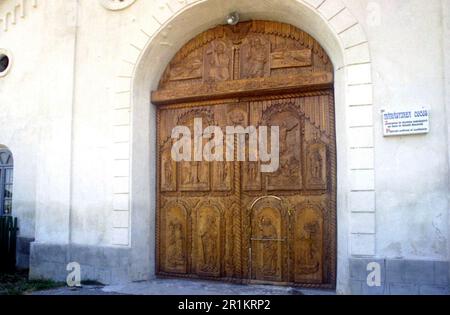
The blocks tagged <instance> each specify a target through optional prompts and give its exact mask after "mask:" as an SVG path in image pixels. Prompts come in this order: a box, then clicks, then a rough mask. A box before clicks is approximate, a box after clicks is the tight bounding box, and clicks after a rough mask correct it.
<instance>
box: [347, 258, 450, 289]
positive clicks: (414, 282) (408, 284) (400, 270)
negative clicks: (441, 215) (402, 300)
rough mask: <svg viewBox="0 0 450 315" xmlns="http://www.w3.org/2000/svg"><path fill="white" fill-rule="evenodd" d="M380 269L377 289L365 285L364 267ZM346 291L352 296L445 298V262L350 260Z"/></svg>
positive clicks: (447, 268)
mask: <svg viewBox="0 0 450 315" xmlns="http://www.w3.org/2000/svg"><path fill="white" fill-rule="evenodd" d="M371 262H377V263H379V264H380V266H381V286H380V287H369V286H368V285H367V276H368V274H369V272H368V271H367V265H368V264H369V263H371ZM349 268H350V288H351V291H352V292H351V293H352V294H356V295H449V294H450V286H449V268H450V266H449V262H448V261H429V260H402V259H368V258H364V259H363V258H361V259H357V258H351V259H350V264H349Z"/></svg>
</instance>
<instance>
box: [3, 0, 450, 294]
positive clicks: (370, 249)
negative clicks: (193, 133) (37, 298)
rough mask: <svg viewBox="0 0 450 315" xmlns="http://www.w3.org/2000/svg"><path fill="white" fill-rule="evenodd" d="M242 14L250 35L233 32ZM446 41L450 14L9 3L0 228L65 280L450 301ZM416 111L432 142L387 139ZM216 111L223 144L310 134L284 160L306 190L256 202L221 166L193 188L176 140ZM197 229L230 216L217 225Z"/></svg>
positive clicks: (237, 4)
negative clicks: (252, 130) (251, 134)
mask: <svg viewBox="0 0 450 315" xmlns="http://www.w3.org/2000/svg"><path fill="white" fill-rule="evenodd" d="M231 12H238V13H239V16H240V21H241V23H239V24H237V25H235V26H232V25H225V24H226V23H227V16H228V15H229V14H230V13H231ZM255 38H259V40H255ZM449 38H450V2H449V1H447V0H432V1H427V2H424V1H420V0H410V1H402V0H258V1H256V0H239V1H234V0H227V1H223V0H201V1H196V0H193V1H189V0H123V1H116V0H99V1H91V0H89V1H88V0H65V1H56V0H3V1H1V2H0V126H1V128H0V170H1V172H2V173H1V177H0V178H1V181H0V188H1V189H2V190H4V191H7V193H5V194H3V196H2V198H0V201H1V202H2V207H0V209H1V211H2V214H12V215H14V216H16V217H18V218H19V227H20V231H19V234H20V238H19V242H18V245H19V246H18V264H19V266H21V267H28V266H29V267H30V275H31V276H32V277H35V278H52V279H57V280H64V279H65V278H66V276H67V274H68V271H67V270H66V266H67V264H68V263H70V262H78V263H80V265H81V271H82V277H83V278H84V279H92V280H98V281H101V282H104V283H119V282H128V281H138V280H148V279H152V278H154V277H155V276H156V275H160V274H166V273H168V274H172V275H173V274H176V275H177V276H189V277H200V278H219V279H221V280H222V281H230V280H236V279H240V280H243V281H262V282H275V283H285V284H289V285H292V284H294V285H295V284H299V285H302V286H311V287H328V288H333V289H334V288H335V289H336V290H337V292H338V293H340V294H402V293H412V294H445V293H448V290H449V277H450V271H449V257H450V243H449V237H450V218H449V214H450V213H449V211H450V204H449V202H450V175H449V174H450V172H449V160H450V137H449V131H450V63H449V62H450V40H449ZM228 52H229V53H228ZM237 54H239V55H237ZM245 55H247V56H248V58H247V59H245ZM236 56H238V57H236ZM180 82H182V83H180ZM308 93H309V94H308ZM261 95H265V98H264V99H256V98H255V97H260V96H261ZM288 98H289V99H290V101H289V102H287V101H285V100H286V99H288ZM314 98H317V100H318V101H314V100H313V99H314ZM325 98H326V100H322V99H325ZM225 99H226V101H224V100H225ZM236 100H238V101H236ZM242 102H244V103H245V104H244V103H242ZM252 102H253V103H254V104H253V103H252ZM259 103H261V104H262V103H264V104H262V105H260V107H258V104H259ZM269 103H270V104H269ZM243 104H244V105H243ZM252 104H253V105H252ZM255 104H256V105H255ZM277 104H278V105H279V106H278V105H277ZM289 104H291V105H292V104H294V105H292V106H291V105H289ZM299 104H300V105H299ZM301 104H303V105H304V106H305V108H304V109H299V108H302V107H301V106H303V105H301ZM308 104H309V105H308ZM216 105H217V106H216ZM322 105H323V106H322ZM220 106H222V107H223V108H222V107H220ZM252 106H253V107H252ZM311 106H312V107H311ZM321 106H322V107H321ZM205 108H206V109H205ZM236 108H237V109H242V110H243V112H245V113H243V114H242V115H243V116H239V115H240V114H239V113H234V112H233V113H231V112H232V111H234V110H235V109H236ZM285 108H289V110H292V111H293V112H296V113H298V117H299V120H298V122H295V121H294V122H293V123H292V124H291V120H292V119H293V118H292V117H295V115H293V114H292V115H291V114H289V113H291V112H289V113H288V111H287V109H286V113H288V114H286V116H283V115H284V113H285V112H283V110H284V109H285ZM308 108H309V109H308ZM316 108H317V110H316ZM415 109H423V110H427V111H428V113H429V114H430V117H429V124H430V125H429V130H428V132H424V133H420V134H412V135H398V136H390V137H387V136H385V134H384V129H385V125H384V124H386V121H384V120H383V117H385V116H384V115H383V113H397V114H398V113H405V112H407V111H410V110H415ZM208 111H210V112H212V113H213V114H214V113H216V116H215V117H216V118H214V119H212V120H213V121H214V122H218V124H219V125H226V124H227V121H225V120H224V121H221V120H220V119H219V118H217V117H231V118H230V120H231V121H232V122H233V123H235V124H239V123H242V121H243V120H246V119H245V117H247V116H245V115H248V118H247V121H251V120H252V118H251V117H253V116H252V115H260V116H261V117H262V118H261V121H270V119H272V118H273V119H274V120H278V121H280V123H282V122H285V125H284V126H285V129H287V130H294V131H295V132H294V134H295V135H298V138H296V137H295V136H294V137H293V138H292V139H294V140H292V141H293V142H292V143H291V142H287V143H288V144H289V143H290V144H292V145H291V146H289V145H288V146H287V147H289V148H290V147H294V148H295V145H296V144H301V145H300V146H301V148H304V150H303V149H302V151H299V152H297V153H292V156H291V155H289V153H288V151H283V144H281V152H285V155H283V154H282V155H281V156H282V158H283V156H285V157H286V156H289V158H288V159H287V160H288V162H289V161H292V160H294V161H295V159H296V158H297V159H298V160H299V164H298V165H299V166H298V167H299V169H301V170H303V171H300V170H299V174H300V175H299V176H298V178H297V179H298V182H296V181H295V180H293V181H292V182H290V181H285V178H289V176H291V175H290V174H291V173H295V170H296V169H295V168H291V167H290V164H289V163H288V162H286V163H287V164H286V165H288V166H289V167H288V169H289V170H291V171H292V172H291V173H290V172H287V173H286V174H281V175H280V176H279V178H278V179H274V180H273V181H272V182H271V180H270V178H269V179H267V180H265V183H266V185H265V186H264V185H262V184H261V187H263V186H264V188H260V189H259V190H258V189H256V188H254V187H253V186H252V187H250V188H248V189H247V190H246V189H245V185H246V184H245V183H250V184H249V185H250V186H251V185H254V184H255V183H257V181H250V180H246V179H245V178H246V177H245V176H247V175H245V174H246V173H245V172H243V171H242V170H243V169H245V166H243V165H240V164H239V163H235V164H233V165H231V166H229V168H230V172H229V173H226V172H225V173H224V171H222V172H221V171H217V172H216V170H215V168H214V167H213V166H208V168H209V167H210V172H212V174H213V175H209V177H208V178H210V179H211V183H209V182H208V186H207V187H208V188H207V189H205V188H204V187H203V186H202V182H203V179H202V177H201V176H200V175H198V174H197V176H196V179H195V176H194V179H193V183H192V182H189V179H188V180H186V181H184V179H182V178H181V177H183V176H184V175H180V174H182V171H179V170H178V168H177V166H173V167H174V168H172V164H171V163H170V162H169V163H166V162H167V159H165V155H164V154H165V152H166V151H164V144H165V142H164V140H165V138H164V137H162V135H167V134H170V128H172V127H173V126H174V125H176V124H177V123H178V122H180V121H184V122H185V124H188V125H189V123H191V120H192V119H194V118H198V117H201V118H204V119H207V118H208V117H207V116H208V113H206V112H208ZM259 111H260V112H259ZM189 112H190V113H191V114H189ZM293 112H292V113H293ZM192 113H193V114H192ZM205 113H206V114H205ZM217 113H218V114H217ZM222 113H224V114H223V115H222ZM252 113H259V114H252ZM189 115H191V116H189ZM205 115H206V116H205ZM227 115H228V116H227ZM277 115H278V116H277ZM171 117H180V119H179V120H178V121H172V120H170V119H172V118H171ZM186 117H187V118H189V119H191V120H189V119H188V120H183V119H181V118H186ZM242 117H244V118H242ZM274 117H275V118H274ZM314 117H316V118H317V117H321V119H319V118H317V119H314ZM266 118H267V119H266ZM235 121H236V122H235ZM261 121H259V122H261ZM255 122H256V123H258V122H257V121H255ZM205 124H206V123H205ZM295 128H298V131H296V130H297V129H295ZM282 129H283V128H282ZM286 139H287V138H286ZM289 141H291V140H289ZM321 145H325V146H324V147H323V150H322V147H321ZM309 148H311V150H310V151H308V150H309ZM285 149H286V148H285ZM316 149H317V150H316ZM286 150H287V149H286ZM314 150H316V151H314ZM309 153H311V154H309ZM295 154H298V155H295ZM314 156H315V157H314ZM3 157H4V159H3ZM7 157H8V158H7ZM309 157H311V158H309ZM169 161H170V160H169ZM308 161H310V162H308ZM318 161H319V162H318ZM314 163H316V164H314ZM281 164H283V161H281ZM189 167H197V170H198V169H199V168H198V165H197V166H189ZM189 167H188V169H189V172H191V171H190V170H191V168H189ZM202 167H203V166H200V169H201V168H202ZM227 167H228V166H227ZM225 169H226V167H225ZM282 169H283V168H282ZM168 172H170V174H175V173H176V174H177V176H178V175H179V176H178V177H180V178H178V177H176V176H175V175H172V176H168V175H167V174H168ZM172 172H173V173H172ZM302 172H304V173H302ZM7 173H8V176H6V174H7ZM314 173H315V174H316V175H315V176H314ZM11 174H14V176H11ZM189 174H192V173H189ZM208 174H209V173H208ZM223 174H233V176H234V177H233V179H231V175H230V178H229V182H228V181H227V180H224V181H221V183H219V184H217V185H218V186H217V187H218V188H217V189H215V188H214V185H215V184H214V181H215V179H216V178H220V176H225V177H223V178H225V179H227V178H228V177H227V176H226V175H223ZM308 174H310V175H308ZM322 175H323V176H322ZM192 176H193V175H192ZM216 176H218V177H216ZM308 176H309V177H308ZM310 177H311V178H310ZM177 178H178V179H177ZM205 178H206V177H205ZM236 178H241V179H242V182H241V181H238V180H236ZM283 178H284V179H283ZM322 179H323V181H321V180H322ZM172 182H173V183H174V184H173V185H172V184H171V183H172ZM236 182H239V183H237V184H236ZM221 184H224V185H225V186H223V187H222V186H220V185H221ZM227 185H230V187H228V186H227ZM233 185H234V186H233ZM236 185H238V186H236ZM277 185H278V186H277ZM11 187H12V188H11ZM227 187H228V188H227ZM243 187H244V188H243ZM227 189H229V191H230V195H228V194H227V191H228V190H227ZM11 191H12V193H11ZM254 191H257V193H253V192H254ZM288 191H289V192H292V193H288ZM231 192H232V193H231ZM250 192H252V193H250ZM288 195H289V196H291V197H289V198H288V197H286V196H288ZM266 197H277V198H279V200H280V201H279V202H278V201H276V200H277V199H275V198H274V199H273V200H270V201H262V203H261V204H260V205H259V204H258V202H259V198H266ZM171 198H172V199H171ZM214 198H216V199H217V200H219V199H220V200H219V201H217V200H216V199H214ZM233 198H234V199H233ZM320 198H323V199H320ZM181 199H182V200H181ZM11 200H12V207H11V206H10V203H11ZM180 200H181V201H180ZM229 200H231V201H230V202H231V203H230V205H231V206H224V209H216V210H217V211H216V210H215V209H214V207H215V206H214V205H211V204H214V203H216V204H220V203H223V204H226V203H227V202H228V201H229ZM232 200H235V201H236V200H238V201H236V204H238V206H236V204H235V205H234V207H235V208H233V201H232ZM288 201H289V203H290V204H289V205H286V204H285V203H284V202H288ZM253 202H256V203H253ZM265 202H267V204H264V203H265ZM183 203H186V204H185V205H183ZM203 203H207V204H208V205H205V206H202V204H203ZM171 204H175V205H173V206H171ZM191 204H195V206H192V205H191ZM302 205H305V206H302ZM183 207H184V208H183ZM258 207H259V208H258ZM277 207H278V208H277ZM191 208H192V209H191ZM229 209H234V210H229ZM253 209H262V210H261V211H260V212H257V211H256V210H255V212H254V213H263V212H264V211H266V212H267V214H266V215H265V217H258V214H255V215H254V216H253V215H252V214H253V212H252V211H253ZM267 209H269V210H270V209H272V210H273V209H279V212H278V213H279V215H280V217H279V218H278V221H276V220H275V219H274V218H275V217H272V219H274V220H275V221H276V222H278V223H279V225H278V227H279V228H278V229H277V227H271V226H270V224H269V222H270V221H269V219H268V218H269V217H270V216H276V215H275V214H273V213H276V211H275V212H271V213H269V212H268V211H269V210H267ZM305 209H306V210H305ZM203 210H204V211H203ZM202 211H203V212H205V213H218V214H217V216H216V217H214V216H212V217H211V218H209V217H207V215H205V217H207V218H206V219H205V220H206V221H205V223H204V224H202V222H203V221H202V220H203V216H202V214H201V213H202ZM226 211H237V212H233V213H231V214H230V215H227V214H226ZM246 211H247V212H246ZM220 213H224V214H223V216H222V214H220ZM243 213H244V214H243ZM245 213H248V214H249V215H248V216H246V215H245ZM172 217H173V218H174V219H173V220H172ZM228 217H230V218H228ZM282 217H285V218H287V219H282ZM294 217H295V218H296V219H295V220H294V219H292V220H293V221H290V220H291V219H289V218H294ZM252 218H256V219H255V220H257V222H258V223H254V222H256V221H252ZM283 220H284V221H283ZM308 220H310V221H311V222H312V223H314V224H309V225H308V224H303V225H302V224H301V222H307V221H308ZM280 222H281V223H280ZM290 222H300V223H299V225H298V226H294V227H292V234H290V233H291V232H290V231H291V223H290ZM308 222H309V221H308ZM253 224H256V225H255V226H256V227H254V225H253ZM292 224H293V223H292ZM204 226H206V227H209V228H204ZM215 226H217V229H214V227H215ZM287 226H289V227H287ZM247 229H248V230H259V231H261V233H262V234H251V233H250V234H249V233H247ZM285 230H286V231H285ZM171 231H172V232H171ZM271 231H272V232H273V231H275V232H273V233H272V232H271ZM283 231H284V232H283ZM298 231H303V232H302V233H300V232H298ZM318 231H319V232H318ZM297 232H298V233H299V234H298V235H297V234H295V233H297ZM283 233H284V234H283ZM230 235H231V236H230ZM314 235H321V237H318V238H314V237H313V236H314ZM281 236H283V237H281ZM291 236H292V237H291ZM279 237H281V239H282V240H284V239H286V242H287V243H289V242H291V243H289V244H288V245H283V244H281V243H280V244H279V243H275V240H276V239H278V238H279ZM212 239H217V242H211V241H205V242H203V241H204V240H212ZM261 239H262V240H263V243H264V242H266V244H259V243H257V242H258V240H261ZM267 239H271V240H273V243H270V242H267ZM317 239H318V240H319V241H317V242H318V243H317V242H316V240H317ZM236 240H238V241H236ZM291 240H292V241H291ZM202 242H203V243H202ZM228 243H230V244H232V246H231V245H230V246H228V245H227V244H228ZM267 244H268V245H267ZM258 248H259V249H258ZM286 248H288V249H286ZM296 248H298V249H296ZM314 248H315V250H313V249H314ZM249 249H250V251H249ZM291 249H292V251H291ZM258 250H259V251H260V252H258ZM249 252H250V254H249ZM291 252H292V254H290V253H291ZM255 253H257V254H255ZM258 253H260V254H258ZM266 253H272V254H273V255H272V256H271V255H266ZM258 255H259V256H258ZM230 256H232V257H233V259H234V260H233V259H232V260H230V259H229V258H228V257H230ZM236 257H238V258H239V259H237V258H236ZM308 257H309V258H308ZM258 259H259V260H260V261H261V264H260V265H259V266H258V264H257V263H255V261H258ZM316 261H317V263H316ZM290 262H292V264H293V265H294V266H297V265H298V266H300V267H298V268H297V269H295V268H293V269H292V268H291V267H289V266H291V263H290ZM254 264H255V265H254ZM286 266H288V267H286ZM317 266H318V267H317ZM316 267H317V268H316ZM290 268H291V269H292V270H291V269H290ZM311 268H312V269H311ZM255 270H256V271H255ZM378 271H379V272H380V274H379V277H378V275H377V272H378ZM265 273H266V274H265ZM278 273H279V274H278ZM372 275H373V278H372ZM368 278H369V279H368ZM371 279H372V280H373V279H374V281H373V282H371V281H370V280H371ZM378 280H379V281H378ZM378 282H379V283H378Z"/></svg>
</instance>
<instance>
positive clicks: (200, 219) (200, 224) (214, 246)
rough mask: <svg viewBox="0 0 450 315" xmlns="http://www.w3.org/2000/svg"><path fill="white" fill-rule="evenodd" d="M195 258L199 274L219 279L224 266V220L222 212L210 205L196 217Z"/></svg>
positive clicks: (199, 210) (202, 208) (203, 207)
mask: <svg viewBox="0 0 450 315" xmlns="http://www.w3.org/2000/svg"><path fill="white" fill-rule="evenodd" d="M196 220H197V221H196V222H197V224H196V227H195V231H196V232H195V233H196V240H195V246H196V250H195V257H194V261H196V263H197V273H198V274H201V275H205V276H211V277H219V276H220V272H221V265H222V258H223V257H222V254H221V253H222V246H223V244H222V241H221V240H222V235H223V231H222V218H221V214H220V211H219V210H218V209H217V208H216V207H213V206H210V205H202V206H201V207H200V208H199V209H198V210H197V217H196Z"/></svg>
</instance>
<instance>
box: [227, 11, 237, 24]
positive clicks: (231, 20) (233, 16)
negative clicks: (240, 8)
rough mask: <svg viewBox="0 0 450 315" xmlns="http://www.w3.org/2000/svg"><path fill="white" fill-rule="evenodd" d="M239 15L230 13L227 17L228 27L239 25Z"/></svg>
mask: <svg viewBox="0 0 450 315" xmlns="http://www.w3.org/2000/svg"><path fill="white" fill-rule="evenodd" d="M239 19H240V18H239V13H237V12H232V13H230V14H229V15H228V16H227V23H228V25H236V24H238V23H239Z"/></svg>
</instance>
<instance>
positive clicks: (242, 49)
mask: <svg viewBox="0 0 450 315" xmlns="http://www.w3.org/2000/svg"><path fill="white" fill-rule="evenodd" d="M332 82H333V66H332V64H331V62H330V60H329V58H328V56H327V55H326V53H325V52H324V50H323V48H322V47H321V46H320V45H319V44H318V43H317V42H316V41H315V40H314V39H313V38H312V37H311V36H309V35H308V34H306V33H304V32H302V31H300V30H298V29H296V28H295V27H292V26H290V25H287V24H281V23H274V22H268V21H250V22H243V23H239V24H238V25H235V26H217V27H215V28H213V29H211V30H209V31H206V32H204V33H202V34H200V35H199V36H197V37H196V38H195V39H193V40H191V41H190V42H188V43H187V44H186V45H185V46H184V47H183V48H182V49H181V50H180V51H179V52H178V54H177V55H176V56H175V57H174V59H173V60H172V62H171V63H170V64H169V66H168V67H167V69H166V71H165V73H164V74H163V76H162V80H161V82H160V86H159V89H158V90H157V91H155V92H153V93H152V98H153V102H154V103H169V102H171V103H173V102H176V101H177V100H182V99H194V98H197V99H208V98H211V97H212V96H214V95H217V96H220V95H226V94H232V93H235V94H241V93H243V92H244V90H245V89H246V90H248V89H253V90H254V91H257V90H262V89H277V90H279V89H281V88H290V87H295V86H310V85H326V84H330V83H332Z"/></svg>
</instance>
